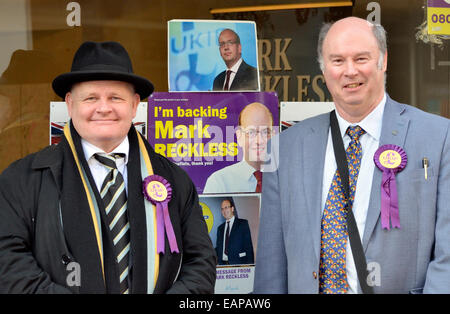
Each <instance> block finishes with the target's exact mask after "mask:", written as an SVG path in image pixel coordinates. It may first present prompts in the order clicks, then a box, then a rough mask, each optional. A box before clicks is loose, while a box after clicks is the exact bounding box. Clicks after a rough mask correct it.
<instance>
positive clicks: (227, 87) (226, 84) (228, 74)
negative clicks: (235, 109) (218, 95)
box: [223, 70, 233, 90]
mask: <svg viewBox="0 0 450 314" xmlns="http://www.w3.org/2000/svg"><path fill="white" fill-rule="evenodd" d="M231 72H233V71H231V70H227V79H226V80H225V86H224V87H223V90H229V89H230V86H228V85H229V84H230V75H231Z"/></svg>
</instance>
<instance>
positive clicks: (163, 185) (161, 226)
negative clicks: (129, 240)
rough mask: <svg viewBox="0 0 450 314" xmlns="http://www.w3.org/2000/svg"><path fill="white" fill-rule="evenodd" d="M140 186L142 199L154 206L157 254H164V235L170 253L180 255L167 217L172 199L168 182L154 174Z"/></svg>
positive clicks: (168, 216)
mask: <svg viewBox="0 0 450 314" xmlns="http://www.w3.org/2000/svg"><path fill="white" fill-rule="evenodd" d="M142 185H143V193H144V197H145V198H146V199H147V200H148V201H149V202H151V203H152V204H154V205H155V206H156V232H157V234H156V241H157V243H156V248H157V253H158V254H159V253H163V254H164V253H165V249H164V233H166V234H167V239H168V240H169V246H170V251H171V252H172V253H173V252H176V253H180V251H179V250H178V245H177V239H176V237H175V232H174V231H173V226H172V222H171V221H170V215H169V202H170V200H171V198H172V187H171V186H170V183H169V181H167V180H166V179H164V178H163V177H161V176H158V175H156V174H154V175H151V176H148V177H146V178H145V179H144V182H143V184H142Z"/></svg>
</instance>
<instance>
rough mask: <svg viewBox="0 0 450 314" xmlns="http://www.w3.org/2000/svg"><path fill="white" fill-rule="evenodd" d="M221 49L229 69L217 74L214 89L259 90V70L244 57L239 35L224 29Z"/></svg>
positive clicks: (220, 43)
mask: <svg viewBox="0 0 450 314" xmlns="http://www.w3.org/2000/svg"><path fill="white" fill-rule="evenodd" d="M219 51H220V55H221V57H222V59H223V61H224V62H225V65H226V67H227V69H226V70H225V71H223V72H221V73H220V74H219V75H217V76H216V78H215V79H214V83H213V90H214V91H222V90H223V91H229V90H230V91H259V82H258V70H257V69H256V68H255V67H252V66H251V65H249V64H247V63H246V62H245V61H244V60H243V59H242V45H241V41H240V38H239V35H238V34H237V33H236V32H235V31H233V30H231V29H229V28H226V29H224V30H223V31H222V32H221V33H220V35H219Z"/></svg>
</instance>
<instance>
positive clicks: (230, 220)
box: [227, 208, 236, 225]
mask: <svg viewBox="0 0 450 314" xmlns="http://www.w3.org/2000/svg"><path fill="white" fill-rule="evenodd" d="M234 210H236V208H235V209H234ZM235 215H236V213H235V214H234V215H233V217H231V218H230V219H228V220H227V222H230V225H232V224H233V222H234V217H236V216H235Z"/></svg>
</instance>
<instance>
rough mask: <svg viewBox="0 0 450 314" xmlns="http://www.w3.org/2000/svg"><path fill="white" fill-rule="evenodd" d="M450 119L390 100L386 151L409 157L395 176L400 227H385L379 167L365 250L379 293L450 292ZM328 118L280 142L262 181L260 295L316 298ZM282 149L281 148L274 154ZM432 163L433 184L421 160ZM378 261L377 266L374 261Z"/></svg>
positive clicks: (311, 122)
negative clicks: (397, 148)
mask: <svg viewBox="0 0 450 314" xmlns="http://www.w3.org/2000/svg"><path fill="white" fill-rule="evenodd" d="M449 121H450V120H448V119H445V118H442V117H439V116H436V115H432V114H429V113H426V112H423V111H421V110H419V109H417V108H414V107H411V106H408V105H405V104H400V103H398V102H395V101H393V100H392V99H390V98H389V96H387V101H386V106H385V109H384V113H383V122H382V123H383V124H382V131H381V137H380V146H381V145H384V144H395V145H399V146H400V147H402V148H403V149H404V150H405V151H406V153H407V157H408V163H407V165H406V167H405V169H404V170H403V171H402V172H400V173H398V174H397V175H396V181H397V190H398V199H399V212H400V224H401V229H392V228H391V229H390V230H385V229H382V228H381V222H380V203H381V191H380V185H381V178H382V172H381V171H380V170H379V169H378V168H376V167H375V170H374V174H373V183H372V189H371V191H367V193H371V194H370V204H369V208H368V213H367V218H366V224H365V230H364V232H363V238H362V242H363V249H364V251H365V254H366V259H367V263H368V264H369V265H375V266H377V267H376V269H375V268H374V269H369V271H372V270H373V272H371V275H376V276H378V278H372V279H375V281H374V282H375V284H378V285H376V286H374V291H375V292H376V293H408V292H415V291H422V289H423V292H431V293H450V138H449ZM329 126H330V119H329V114H323V115H319V116H317V117H313V118H310V119H307V120H304V121H302V122H300V123H298V124H296V125H294V126H292V127H291V128H289V129H287V130H286V131H284V132H283V133H281V135H280V137H275V138H274V139H273V140H272V142H273V145H272V147H276V146H277V145H279V153H278V154H277V153H274V154H273V156H272V158H273V159H274V160H275V163H276V165H277V169H276V170H275V171H272V172H266V173H264V176H263V190H262V204H261V220H260V226H259V238H258V248H257V256H256V262H255V265H256V269H255V282H254V292H255V293H317V292H318V287H319V279H318V274H319V261H320V239H321V235H320V233H321V230H320V225H321V208H320V207H321V196H322V195H321V194H322V178H323V167H324V158H325V150H326V144H327V140H328V131H329ZM275 151H276V150H275ZM424 157H427V158H428V159H429V165H430V166H429V169H428V180H425V173H424V169H423V167H422V159H423V158H424ZM374 262H375V263H377V264H375V263H374Z"/></svg>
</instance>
